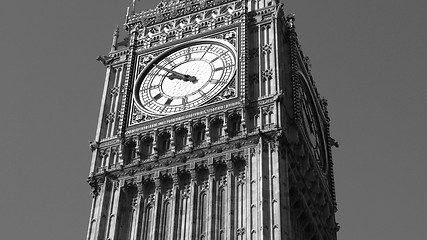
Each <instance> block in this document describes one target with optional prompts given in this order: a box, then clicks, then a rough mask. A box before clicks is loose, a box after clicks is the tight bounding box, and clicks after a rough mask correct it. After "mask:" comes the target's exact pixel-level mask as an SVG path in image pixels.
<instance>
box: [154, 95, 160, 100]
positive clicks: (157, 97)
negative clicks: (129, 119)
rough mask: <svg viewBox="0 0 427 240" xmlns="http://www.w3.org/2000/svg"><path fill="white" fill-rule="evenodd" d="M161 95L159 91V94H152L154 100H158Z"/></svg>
mask: <svg viewBox="0 0 427 240" xmlns="http://www.w3.org/2000/svg"><path fill="white" fill-rule="evenodd" d="M161 97H162V94H160V93H159V94H157V95H156V96H154V99H155V100H159V99H160V98H161Z"/></svg>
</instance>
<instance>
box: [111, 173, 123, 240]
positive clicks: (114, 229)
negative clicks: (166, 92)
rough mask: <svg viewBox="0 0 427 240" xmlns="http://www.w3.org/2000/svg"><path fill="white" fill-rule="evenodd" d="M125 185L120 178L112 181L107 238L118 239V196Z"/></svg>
mask: <svg viewBox="0 0 427 240" xmlns="http://www.w3.org/2000/svg"><path fill="white" fill-rule="evenodd" d="M124 185H125V181H124V180H120V182H114V186H113V197H112V199H111V200H112V201H111V208H110V209H111V213H110V219H109V224H108V225H109V226H108V229H107V231H108V234H107V239H111V240H120V239H117V236H118V227H119V225H120V223H119V221H118V219H119V217H118V215H119V209H120V197H121V194H122V191H123V187H124Z"/></svg>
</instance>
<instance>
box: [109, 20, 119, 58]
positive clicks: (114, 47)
mask: <svg viewBox="0 0 427 240" xmlns="http://www.w3.org/2000/svg"><path fill="white" fill-rule="evenodd" d="M118 39H119V25H117V27H116V29H115V30H114V33H113V42H112V44H111V52H112V51H115V50H116V49H117V40H118Z"/></svg>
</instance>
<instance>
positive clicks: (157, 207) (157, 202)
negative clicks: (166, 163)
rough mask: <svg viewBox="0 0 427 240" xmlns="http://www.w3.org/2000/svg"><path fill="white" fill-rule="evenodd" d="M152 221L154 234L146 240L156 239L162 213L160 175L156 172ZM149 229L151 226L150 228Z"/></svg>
mask: <svg viewBox="0 0 427 240" xmlns="http://www.w3.org/2000/svg"><path fill="white" fill-rule="evenodd" d="M154 186H155V189H154V209H153V211H154V219H153V229H154V232H152V233H151V236H149V238H148V239H151V240H155V239H158V236H159V231H160V227H159V226H160V219H161V211H162V192H161V191H162V188H161V179H160V173H159V172H156V173H155V176H154ZM150 227H151V226H150Z"/></svg>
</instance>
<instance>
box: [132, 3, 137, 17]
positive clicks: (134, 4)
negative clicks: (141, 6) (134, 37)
mask: <svg viewBox="0 0 427 240" xmlns="http://www.w3.org/2000/svg"><path fill="white" fill-rule="evenodd" d="M135 6H136V0H133V1H132V15H133V14H135Z"/></svg>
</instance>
